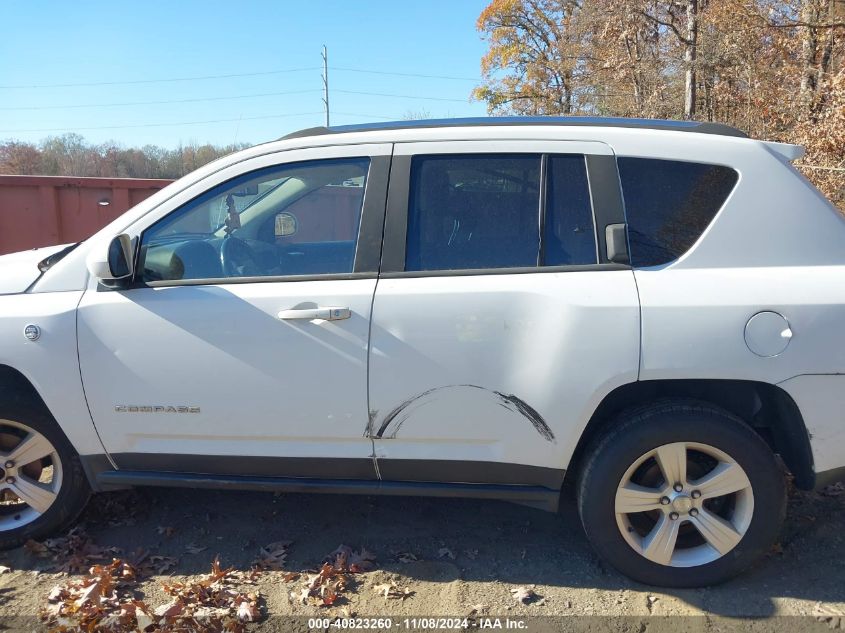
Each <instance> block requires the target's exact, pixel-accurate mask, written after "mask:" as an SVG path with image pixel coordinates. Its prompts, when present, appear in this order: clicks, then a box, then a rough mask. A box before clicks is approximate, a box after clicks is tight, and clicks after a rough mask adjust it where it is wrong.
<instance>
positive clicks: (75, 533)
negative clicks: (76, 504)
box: [24, 525, 120, 573]
mask: <svg viewBox="0 0 845 633" xmlns="http://www.w3.org/2000/svg"><path fill="white" fill-rule="evenodd" d="M24 549H25V550H26V551H27V552H28V553H29V554H32V555H34V556H38V557H41V558H52V559H53V563H54V565H53V566H52V569H53V570H55V571H65V572H69V573H79V572H83V571H86V570H87V569H88V568H89V567H90V566H91V565H92V564H93V563H102V562H106V561H108V560H110V559H111V558H113V557H114V556H116V555H118V554H120V549H119V548H117V547H100V546H98V545H96V544H95V543H94V541H92V540H91V537H89V536H88V534H87V533H86V532H85V529H84V527H83V526H81V525H77V526H76V527H74V528H72V529H71V530H69V531H68V533H67V534H65V535H64V536H60V537H57V538H52V539H47V540H45V541H42V542H38V541H33V540H32V539H30V540H28V541H27V542H26V543H24Z"/></svg>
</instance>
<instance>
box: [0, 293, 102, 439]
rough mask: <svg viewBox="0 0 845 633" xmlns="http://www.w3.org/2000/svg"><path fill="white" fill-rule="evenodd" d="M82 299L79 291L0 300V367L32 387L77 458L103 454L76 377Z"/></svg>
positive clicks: (7, 297)
mask: <svg viewBox="0 0 845 633" xmlns="http://www.w3.org/2000/svg"><path fill="white" fill-rule="evenodd" d="M81 298H82V292H80V291H77V292H56V293H42V294H19V295H6V296H2V297H0V341H2V343H0V365H7V366H9V367H12V368H13V369H15V370H17V371H19V372H20V373H21V374H23V376H24V377H25V378H26V379H28V380H29V381H30V383H32V386H33V387H34V388H35V390H36V392H37V393H38V394H39V395H40V396H41V398H42V400H44V404H46V405H47V408H48V409H49V410H50V412H51V413H52V414H53V416H54V417H55V418H56V420H58V422H59V424H60V425H61V427H62V430H63V431H64V432H65V434H66V435H67V437H68V439H69V440H70V442H71V444H73V446H74V448H76V450H77V451H78V452H79V453H80V454H81V455H89V454H102V453H103V445H102V444H101V443H100V440H99V438H98V437H97V434H96V432H95V431H94V427H93V426H92V425H91V415H90V414H89V413H88V407H87V404H86V402H85V395H84V393H83V391H82V381H81V379H80V376H79V361H78V359H77V350H76V307H77V305H78V304H79V300H80V299H81ZM30 324H32V325H36V326H38V328H39V329H40V331H41V335H40V337H39V338H38V339H37V340H35V341H30V340H28V339H27V338H26V337H25V336H24V328H25V327H26V326H27V325H30Z"/></svg>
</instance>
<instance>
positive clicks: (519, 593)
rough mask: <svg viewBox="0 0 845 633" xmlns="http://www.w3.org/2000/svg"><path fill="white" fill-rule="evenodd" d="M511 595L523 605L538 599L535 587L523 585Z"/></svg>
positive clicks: (512, 591)
mask: <svg viewBox="0 0 845 633" xmlns="http://www.w3.org/2000/svg"><path fill="white" fill-rule="evenodd" d="M511 595H513V598H514V600H516V601H517V602H521V603H523V604H528V603H529V602H531V601H532V600H533V599H534V598H536V597H537V594H536V593H534V585H528V586H525V585H522V586H519V587H516V588H515V589H511Z"/></svg>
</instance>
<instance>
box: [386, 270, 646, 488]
mask: <svg viewBox="0 0 845 633" xmlns="http://www.w3.org/2000/svg"><path fill="white" fill-rule="evenodd" d="M638 341H639V307H638V305H637V295H636V289H635V288H634V283H633V276H632V273H631V271H625V270H620V271H599V270H596V271H589V272H570V273H563V272H548V273H543V272H541V273H533V274H519V275H507V274H504V275H486V276H485V275H479V276H450V277H429V278H426V277H420V278H406V279H383V280H381V281H379V286H378V291H377V292H376V301H375V305H374V307H373V328H372V353H371V358H370V409H371V419H372V422H371V427H370V429H371V433H372V435H373V438H374V441H375V446H376V455H377V457H378V463H379V471H380V473H381V476H382V477H383V478H385V479H399V480H432V479H434V478H437V477H438V476H439V474H441V473H443V472H447V471H448V470H449V469H451V471H452V472H453V473H454V475H453V476H457V477H460V478H459V479H457V481H488V482H491V483H502V482H505V481H508V479H504V478H510V480H516V481H518V482H519V483H535V484H536V483H538V482H545V483H548V482H554V481H555V480H556V481H557V483H558V485H559V484H560V481H561V480H562V473H563V470H564V469H565V468H566V465H567V463H568V461H569V458H570V456H571V454H572V451H573V450H574V448H575V445H576V444H577V442H578V437H579V435H580V432H581V429H583V427H584V426H585V425H586V423H587V421H588V420H589V418H590V416H591V415H592V413H593V411H594V410H595V407H596V406H598V403H599V402H600V401H601V399H602V398H603V397H604V395H606V394H607V393H609V392H610V391H612V390H613V389H614V388H616V387H618V386H620V385H622V384H625V383H628V382H633V381H635V380H636V379H637V366H638V363H639V344H638ZM444 462H451V463H444ZM461 462H464V463H463V464H461ZM496 464H508V465H513V466H514V467H513V468H510V469H498V468H495V465H496ZM518 465H527V466H533V467H539V468H542V469H547V470H548V471H556V472H557V474H555V473H554V472H542V471H536V472H532V471H530V470H525V469H521V468H519V467H517V466H518ZM461 473H463V474H461Z"/></svg>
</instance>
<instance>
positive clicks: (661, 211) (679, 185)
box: [617, 158, 738, 266]
mask: <svg viewBox="0 0 845 633" xmlns="http://www.w3.org/2000/svg"><path fill="white" fill-rule="evenodd" d="M617 162H618V164H619V176H620V179H621V181H622V193H623V195H624V198H625V213H626V217H627V221H628V236H629V240H630V243H631V263H632V264H633V265H634V266H655V265H658V264H665V263H668V262H671V261H673V260H675V259H677V258H678V257H680V256H681V255H683V254H684V253H686V252H687V250H689V248H690V247H691V246H692V245H693V244H694V243H695V241H696V240H697V239H698V238H699V237H701V234H702V233H703V232H704V230H705V229H706V228H707V227H708V225H709V224H710V222H711V221H712V220H713V217H714V216H715V215H716V213H717V212H718V211H719V209H720V208H721V207H722V205H723V204H724V203H725V200H726V199H727V197H728V195H730V192H731V191H732V190H733V188H734V186H735V185H736V182H737V179H738V176H737V173H736V172H735V171H734V170H733V169H730V168H728V167H723V166H721V165H704V164H700V163H687V162H681V161H671V160H658V159H650V158H648V159H647V158H619V159H618V161H617Z"/></svg>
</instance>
